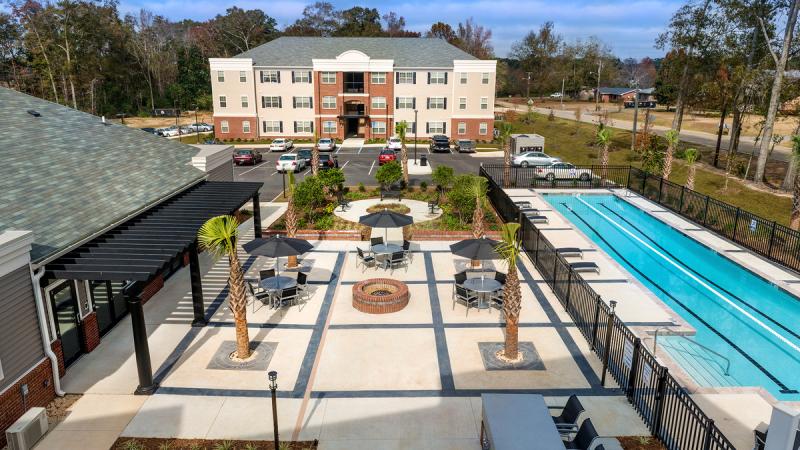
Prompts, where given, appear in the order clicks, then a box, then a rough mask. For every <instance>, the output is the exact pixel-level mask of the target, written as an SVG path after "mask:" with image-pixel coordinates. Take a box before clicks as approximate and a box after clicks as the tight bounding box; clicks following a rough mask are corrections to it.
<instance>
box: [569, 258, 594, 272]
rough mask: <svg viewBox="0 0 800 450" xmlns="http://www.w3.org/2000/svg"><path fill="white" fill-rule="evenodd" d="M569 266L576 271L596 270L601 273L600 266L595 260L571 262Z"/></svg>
mask: <svg viewBox="0 0 800 450" xmlns="http://www.w3.org/2000/svg"><path fill="white" fill-rule="evenodd" d="M569 267H570V268H572V270H574V271H575V272H595V273H597V274H600V266H598V265H597V263H596V262H593V261H586V262H574V263H569Z"/></svg>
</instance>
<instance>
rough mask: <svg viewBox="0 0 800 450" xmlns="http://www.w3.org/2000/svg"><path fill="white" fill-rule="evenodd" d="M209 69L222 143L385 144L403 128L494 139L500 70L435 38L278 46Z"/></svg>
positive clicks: (300, 41) (316, 40)
mask: <svg viewBox="0 0 800 450" xmlns="http://www.w3.org/2000/svg"><path fill="white" fill-rule="evenodd" d="M209 63H210V66H211V89H212V93H213V100H214V133H215V135H216V137H217V138H219V139H235V138H240V139H246V140H250V139H259V138H276V137H290V138H305V139H308V138H311V137H313V136H314V134H315V133H316V134H317V135H318V136H320V137H331V138H337V139H343V138H346V137H361V138H365V139H371V138H386V137H389V136H392V135H393V134H394V125H395V124H396V123H399V122H400V121H406V122H407V123H408V124H409V130H408V135H409V136H412V135H416V136H419V137H421V138H427V137H430V136H433V135H435V134H444V135H447V136H450V137H452V138H454V139H457V138H461V139H477V140H491V139H492V138H493V128H494V93H495V78H496V77H495V75H496V66H497V61H495V60H480V59H477V58H475V57H474V56H472V55H470V54H468V53H466V52H464V51H462V50H461V49H459V48H457V47H455V46H453V45H450V44H448V43H447V42H446V41H444V40H441V39H433V38H373V37H368V38H344V37H343V38H330V37H325V38H320V37H281V38H278V39H275V40H273V41H270V42H268V43H266V44H263V45H261V46H259V47H256V48H254V49H251V50H249V51H247V52H244V53H242V54H239V55H237V56H235V57H233V58H211V59H209ZM416 122H419V126H417V123H416Z"/></svg>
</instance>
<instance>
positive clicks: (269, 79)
mask: <svg viewBox="0 0 800 450" xmlns="http://www.w3.org/2000/svg"><path fill="white" fill-rule="evenodd" d="M261 82H262V83H280V82H281V73H280V72H278V71H277V70H262V71H261Z"/></svg>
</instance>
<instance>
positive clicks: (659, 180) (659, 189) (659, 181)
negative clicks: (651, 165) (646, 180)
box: [657, 177, 664, 205]
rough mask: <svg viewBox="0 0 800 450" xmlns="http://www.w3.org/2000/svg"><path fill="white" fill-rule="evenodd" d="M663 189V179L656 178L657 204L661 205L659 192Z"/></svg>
mask: <svg viewBox="0 0 800 450" xmlns="http://www.w3.org/2000/svg"><path fill="white" fill-rule="evenodd" d="M663 189H664V177H659V178H658V202H657V203H658V204H659V205H660V204H661V191H662V190H663Z"/></svg>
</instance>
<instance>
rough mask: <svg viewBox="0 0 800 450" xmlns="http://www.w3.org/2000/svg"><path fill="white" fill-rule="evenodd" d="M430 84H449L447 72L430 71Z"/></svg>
mask: <svg viewBox="0 0 800 450" xmlns="http://www.w3.org/2000/svg"><path fill="white" fill-rule="evenodd" d="M428 84H447V72H428Z"/></svg>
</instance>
